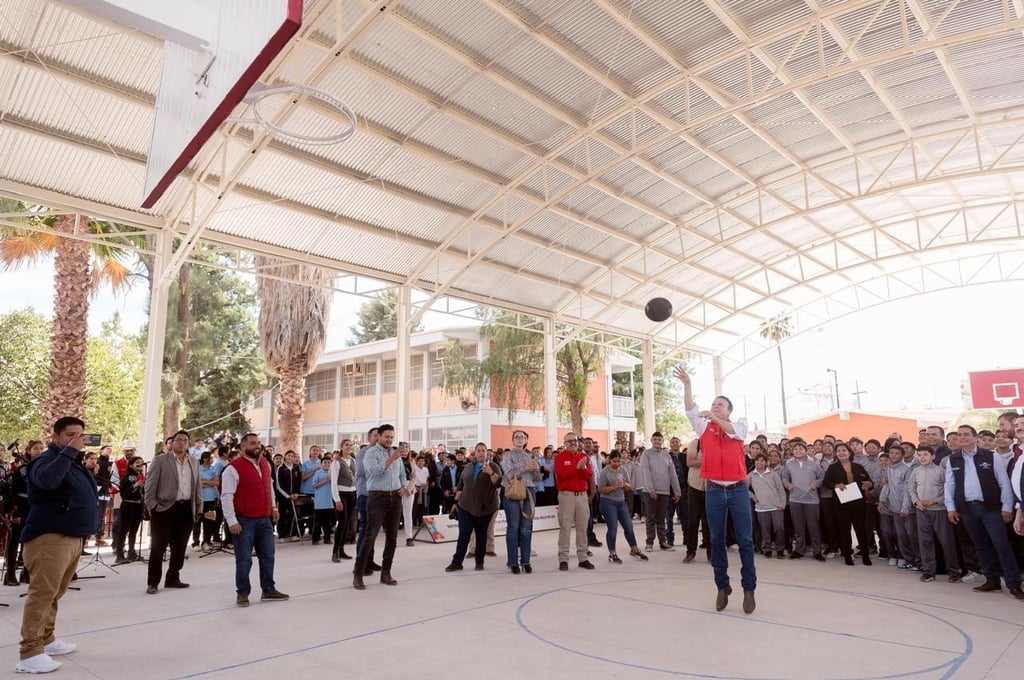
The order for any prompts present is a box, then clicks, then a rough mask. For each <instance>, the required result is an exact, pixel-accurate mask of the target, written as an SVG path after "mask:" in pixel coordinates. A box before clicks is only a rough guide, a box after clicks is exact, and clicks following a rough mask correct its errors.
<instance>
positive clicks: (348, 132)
mask: <svg viewBox="0 0 1024 680" xmlns="http://www.w3.org/2000/svg"><path fill="white" fill-rule="evenodd" d="M277 95H288V96H291V97H295V96H305V97H310V98H312V99H317V100H319V101H321V102H323V103H324V104H326V105H327V106H329V107H331V108H333V109H335V110H336V111H338V112H339V113H341V115H343V116H345V117H346V118H348V125H347V126H346V127H345V128H344V129H343V130H342V131H341V132H338V133H336V134H333V135H327V136H325V137H315V136H313V135H303V134H299V133H297V132H289V131H288V130H285V129H284V128H282V127H280V126H279V125H277V124H276V123H274V122H273V121H271V120H269V119H268V118H267V117H266V116H265V115H264V114H263V112H262V111H261V110H260V102H262V101H263V100H264V99H267V98H269V97H275V96H277ZM242 101H244V102H245V103H246V104H248V105H249V106H251V107H252V118H228V119H227V120H225V121H224V122H225V123H246V124H257V125H262V126H263V127H264V128H266V129H267V130H270V132H271V133H272V134H273V135H274V136H275V137H283V138H284V139H290V140H292V141H293V142H299V143H300V144H312V145H315V146H329V145H331V144H340V143H341V142H344V141H345V140H347V139H349V138H350V137H351V136H352V135H354V134H355V132H356V123H357V121H356V114H355V112H354V111H352V109H350V108H349V107H348V105H347V104H345V102H343V101H341V100H340V99H338V98H337V97H335V96H333V95H331V94H328V93H327V92H324V91H323V90H318V89H316V88H313V87H307V86H306V85H292V84H285V85H264V84H262V83H256V84H255V85H254V86H253V88H252V89H251V90H249V94H247V95H245V98H244V99H243V100H242Z"/></svg>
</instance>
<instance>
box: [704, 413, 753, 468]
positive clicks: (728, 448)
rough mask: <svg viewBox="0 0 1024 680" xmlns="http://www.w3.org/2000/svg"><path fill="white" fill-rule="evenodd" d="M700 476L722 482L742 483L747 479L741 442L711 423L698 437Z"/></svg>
mask: <svg viewBox="0 0 1024 680" xmlns="http://www.w3.org/2000/svg"><path fill="white" fill-rule="evenodd" d="M700 453H701V460H700V476H701V477H703V478H704V479H715V480H719V481H722V482H742V481H744V480H746V478H747V465H746V461H745V460H744V456H745V454H744V453H743V442H741V441H740V440H739V439H733V438H732V437H730V436H729V435H727V434H726V433H725V431H724V430H723V429H722V428H721V427H719V426H718V424H717V423H715V422H714V421H711V422H709V423H708V426H707V428H705V430H704V434H702V435H701V436H700Z"/></svg>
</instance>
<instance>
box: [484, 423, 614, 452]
mask: <svg viewBox="0 0 1024 680" xmlns="http://www.w3.org/2000/svg"><path fill="white" fill-rule="evenodd" d="M513 430H522V431H523V432H525V433H526V434H528V435H530V448H533V447H534V446H539V447H541V449H543V448H544V447H545V446H547V445H548V444H554V445H556V446H561V445H562V437H564V436H565V433H566V432H568V431H569V428H567V427H560V428H558V441H556V442H549V441H545V439H546V437H545V435H544V433H545V432H546V428H543V427H530V426H526V427H523V426H521V425H491V438H490V441H489V442H487V443H488V444H489V445H490V447H491V448H503V449H507V448H510V447H511V446H512V431H513ZM583 436H584V437H590V438H591V439H593V440H594V441H596V442H597V444H598V446H599V447H600V448H601V450H602V451H607V450H608V431H607V430H587V429H584V430H583Z"/></svg>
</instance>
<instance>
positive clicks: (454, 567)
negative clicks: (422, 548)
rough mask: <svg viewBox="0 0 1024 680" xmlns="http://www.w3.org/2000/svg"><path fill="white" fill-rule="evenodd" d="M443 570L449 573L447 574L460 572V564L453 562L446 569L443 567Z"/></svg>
mask: <svg viewBox="0 0 1024 680" xmlns="http://www.w3.org/2000/svg"><path fill="white" fill-rule="evenodd" d="M444 570H445V571H449V572H450V571H462V565H461V564H455V563H454V562H452V563H451V564H449V565H448V566H447V567H445V568H444Z"/></svg>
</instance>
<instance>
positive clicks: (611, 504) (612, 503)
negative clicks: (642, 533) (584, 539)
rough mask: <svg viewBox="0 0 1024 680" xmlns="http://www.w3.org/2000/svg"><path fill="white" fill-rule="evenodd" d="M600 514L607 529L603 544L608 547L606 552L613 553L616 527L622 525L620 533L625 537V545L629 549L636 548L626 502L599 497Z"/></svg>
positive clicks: (631, 519)
mask: <svg viewBox="0 0 1024 680" xmlns="http://www.w3.org/2000/svg"><path fill="white" fill-rule="evenodd" d="M601 514H602V515H604V524H605V527H606V528H607V533H606V534H605V539H604V540H605V543H606V544H607V545H608V552H610V553H613V552H615V537H616V534H617V533H618V529H619V527H618V525H619V524H621V525H622V532H623V533H624V534H625V535H626V543H628V544H629V547H630V548H635V547H636V536H634V535H633V518H632V517H631V516H630V512H629V508H627V507H626V501H624V500H622V501H616V500H612V499H611V498H605V497H604V496H602V497H601Z"/></svg>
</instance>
